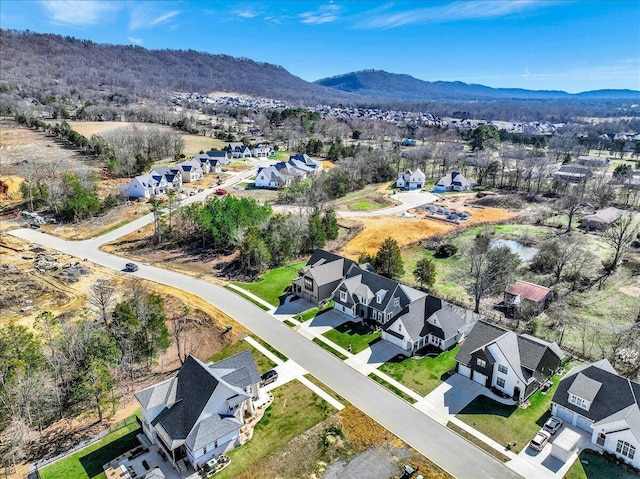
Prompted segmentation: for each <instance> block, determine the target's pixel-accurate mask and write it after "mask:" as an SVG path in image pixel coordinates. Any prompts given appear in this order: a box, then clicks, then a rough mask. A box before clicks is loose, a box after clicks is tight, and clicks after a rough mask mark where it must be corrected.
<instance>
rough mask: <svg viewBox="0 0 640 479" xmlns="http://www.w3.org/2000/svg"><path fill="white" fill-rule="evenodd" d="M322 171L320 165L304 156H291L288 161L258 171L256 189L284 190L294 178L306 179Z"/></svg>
mask: <svg viewBox="0 0 640 479" xmlns="http://www.w3.org/2000/svg"><path fill="white" fill-rule="evenodd" d="M320 170H322V163H320V162H319V161H315V160H313V159H311V158H310V157H308V156H307V155H305V154H300V155H291V156H290V157H289V160H288V161H280V162H278V163H275V164H273V165H271V166H267V167H263V168H259V169H258V174H257V175H256V179H255V185H256V188H285V187H287V186H289V185H290V184H291V181H293V179H294V178H306V177H307V176H310V175H315V174H317V173H318V172H319V171H320Z"/></svg>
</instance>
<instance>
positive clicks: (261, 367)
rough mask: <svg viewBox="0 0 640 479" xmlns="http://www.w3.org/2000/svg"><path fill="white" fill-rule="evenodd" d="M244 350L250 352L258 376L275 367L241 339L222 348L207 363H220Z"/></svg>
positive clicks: (269, 360)
mask: <svg viewBox="0 0 640 479" xmlns="http://www.w3.org/2000/svg"><path fill="white" fill-rule="evenodd" d="M254 339H256V338H254ZM245 349H248V350H249V351H251V356H253V360H254V361H255V363H256V367H257V368H258V372H259V373H260V374H262V373H264V372H266V371H269V370H270V369H273V368H275V367H276V363H274V362H273V361H271V359H269V358H268V357H266V356H265V355H264V354H262V353H261V352H260V351H258V350H257V349H256V348H254V347H253V346H251V345H250V344H249V343H247V342H246V341H244V340H243V339H238V340H237V341H236V342H235V343H231V344H228V345H226V346H225V347H224V348H222V350H220V351H218V352H217V353H216V354H214V355H213V356H211V357H210V358H209V361H214V362H216V361H221V360H223V359H225V358H228V357H229V356H233V355H234V354H238V353H241V352H242V351H244V350H245Z"/></svg>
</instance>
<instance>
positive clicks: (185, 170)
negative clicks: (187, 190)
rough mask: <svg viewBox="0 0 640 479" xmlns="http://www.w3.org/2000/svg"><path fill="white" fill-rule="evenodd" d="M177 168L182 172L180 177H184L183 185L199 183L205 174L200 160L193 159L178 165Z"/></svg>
mask: <svg viewBox="0 0 640 479" xmlns="http://www.w3.org/2000/svg"><path fill="white" fill-rule="evenodd" d="M176 168H177V169H178V171H179V172H180V175H182V182H183V183H192V182H194V181H198V180H199V179H200V178H202V175H203V174H204V171H203V170H202V163H201V162H200V159H198V158H191V159H190V160H189V161H184V162H182V163H178V164H177V165H176Z"/></svg>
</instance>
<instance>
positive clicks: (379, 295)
mask: <svg viewBox="0 0 640 479" xmlns="http://www.w3.org/2000/svg"><path fill="white" fill-rule="evenodd" d="M376 301H377V302H378V304H380V303H382V295H381V294H377V295H376Z"/></svg>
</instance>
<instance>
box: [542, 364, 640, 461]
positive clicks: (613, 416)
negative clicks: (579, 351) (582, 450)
mask: <svg viewBox="0 0 640 479" xmlns="http://www.w3.org/2000/svg"><path fill="white" fill-rule="evenodd" d="M551 412H552V414H553V415H554V416H557V417H559V418H560V419H563V420H564V421H565V422H567V423H569V424H571V425H573V426H575V427H578V428H580V429H582V430H584V431H587V432H588V433H590V434H591V443H592V447H593V448H594V449H596V450H599V451H607V452H609V453H611V454H614V455H616V456H617V457H618V458H620V459H621V460H623V461H625V462H627V463H629V464H631V465H632V466H634V467H635V468H638V469H640V384H638V383H637V382H634V381H631V380H630V379H627V378H625V377H623V376H620V375H619V374H618V373H617V372H616V370H615V369H614V368H613V366H611V363H609V361H607V360H606V359H603V360H601V361H598V362H596V363H592V364H587V365H580V366H575V367H574V368H572V369H571V370H570V371H569V372H568V373H567V374H566V375H565V376H564V377H563V378H562V379H561V380H560V384H558V389H557V390H556V392H555V394H554V395H553V401H552V403H551Z"/></svg>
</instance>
